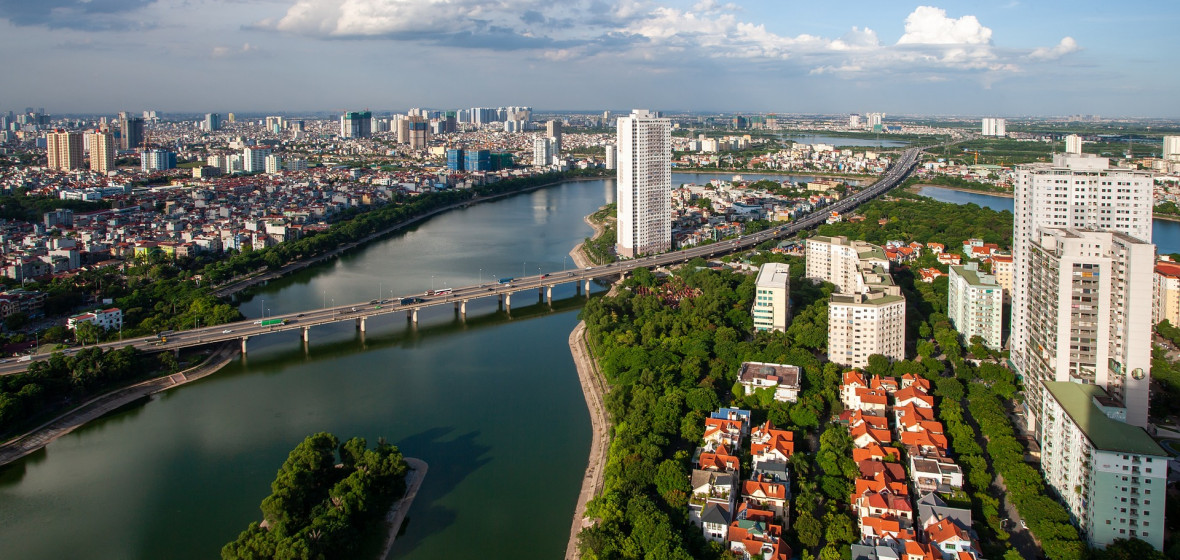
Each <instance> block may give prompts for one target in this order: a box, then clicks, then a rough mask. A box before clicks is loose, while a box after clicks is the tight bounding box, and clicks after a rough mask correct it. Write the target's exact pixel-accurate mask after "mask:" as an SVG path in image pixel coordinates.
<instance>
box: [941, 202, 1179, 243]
mask: <svg viewBox="0 0 1180 560" xmlns="http://www.w3.org/2000/svg"><path fill="white" fill-rule="evenodd" d="M918 194H920V195H922V196H928V197H930V198H933V199H934V200H939V201H942V202H953V203H955V204H978V205H979V206H983V207H986V208H991V209H993V210H1007V211H1009V212H1012V209H1013V208H1014V207H1015V205H1016V201H1015V200H1013V199H1011V198H1008V197H1003V196H996V195H992V194H985V193H977V192H964V191H956V190H952V189H947V188H943V187H921V188H919V189H918ZM1151 241H1152V243H1155V245H1156V248H1157V249H1156V250H1157V252H1159V254H1161V255H1162V254H1169V253H1180V222H1175V221H1171V220H1154V221H1153V222H1152V224H1151Z"/></svg>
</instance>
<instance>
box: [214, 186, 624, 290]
mask: <svg viewBox="0 0 1180 560" xmlns="http://www.w3.org/2000/svg"><path fill="white" fill-rule="evenodd" d="M604 178H609V177H567V178H563V179H560V180H557V181H553V182H551V183H542V184H540V185H534V186H531V187H526V188H523V189H520V190H517V191H511V192H505V193H499V194H493V195H489V196H477V197H475V198H472V199H469V200H464V201H461V202H456V203H454V204H449V205H447V206H443V207H441V208H435V209H434V210H431V211H429V212H427V213H425V214H422V215H419V216H415V217H413V218H408V219H405V220H402V221H400V222H398V223H396V224H393V225H391V226H389V227H387V228H384V229H382V230H380V231H376V232H373V233H371V234H369V235H367V236H365V237H363V238H361V239H358V240H356V241H353V242H351V243H346V244H344V245H341V246H339V247H336V248H335V249H333V250H331V251H329V252H327V253H324V254H322V255H316V256H312V257H305V258H302V259H298V260H296V261H294V262H290V263H287V264H285V265H283V266H282V268H280V269H278V270H276V271H273V272H264V273H261V274H258V275H254V276H247V277H246V278H242V279H240V280H238V281H235V282H231V283H229V284H226V285H224V286H221V287H219V288H217V289H215V290H213V295H215V296H217V297H229V296H231V295H233V294H236V293H238V292H241V291H242V290H245V289H247V288H250V287H252V286H256V285H258V284H264V283H266V282H269V281H271V280H278V279H279V278H282V277H283V276H286V275H288V274H291V273H293V272H297V271H299V270H303V269H304V268H307V267H309V266H312V265H314V264H317V263H320V262H323V261H327V260H330V259H333V258H335V257H338V256H340V255H341V254H343V253H345V252H347V251H350V250H352V249H355V248H357V247H360V246H362V245H365V244H367V243H371V242H373V241H376V240H378V239H381V238H382V237H385V236H386V235H389V234H391V233H394V232H396V231H398V230H400V229H402V228H405V227H409V226H411V225H413V224H416V223H418V222H421V221H423V220H426V219H428V218H433V217H434V216H437V215H439V214H442V213H444V212H449V211H451V210H455V209H457V208H466V207H467V206H471V205H472V204H480V203H484V202H490V201H493V200H499V199H501V198H505V197H509V196H513V195H518V194H521V193H527V192H532V191H535V190H537V189H543V188H547V187H552V186H556V185H560V184H562V183H568V182H580V181H599V180H602V179H604Z"/></svg>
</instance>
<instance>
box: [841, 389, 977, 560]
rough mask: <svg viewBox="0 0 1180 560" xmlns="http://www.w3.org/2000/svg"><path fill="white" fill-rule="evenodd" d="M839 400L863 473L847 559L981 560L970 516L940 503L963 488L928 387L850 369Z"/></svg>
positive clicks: (855, 496)
mask: <svg viewBox="0 0 1180 560" xmlns="http://www.w3.org/2000/svg"><path fill="white" fill-rule="evenodd" d="M840 400H841V402H842V403H843V404H844V407H845V411H844V412H843V413H842V414H841V415H840V420H841V422H845V423H847V425H848V428H849V432H850V434H851V436H852V441H853V447H854V449H853V451H852V458H853V460H854V461H856V465H857V468H858V469H859V471H860V476H859V478H858V479H857V480H856V485H855V490H854V492H853V494H852V496H851V497H850V502H851V504H852V507H853V510H854V511H855V513H856V516H857V517H858V519H859V526H860V541H859V542H858V543H856V544H854V545H853V546H852V559H853V560H980V559H981V558H982V555H981V552H980V547H979V543H978V538H977V536H976V535H975V533H974V531H973V530H972V529H971V511H970V510H968V509H960V508H954V507H949V506H948V505H947V501H946V500H944V497H945V496H948V495H950V494H954V493H956V492H959V491H960V490H961V489H962V486H963V472H962V469H960V468H959V466H958V465H957V464H955V462H954V460H953V459H951V458H950V457H949V456H948V453H947V451H948V449H947V437H946V435H945V434H944V431H943V425H942V423H941V422H938V421H937V420H935V413H934V397H933V396H931V395H930V382H929V381H928V380H926V379H924V378H921V377H916V376H913V375H908V374H907V375H905V376H903V377H902V378H901V379H900V380H898V379H896V378H892V377H881V376H866V375H865V374H864V373H861V372H859V371H855V370H853V371H848V372H846V373H845V374H844V378H843V382H842V384H841V386H840ZM903 449H904V453H903V452H902V451H903ZM903 462H905V463H908V466H909V468H908V469H906V468H905V466H904V465H903ZM907 470H908V473H909V474H908V475H907Z"/></svg>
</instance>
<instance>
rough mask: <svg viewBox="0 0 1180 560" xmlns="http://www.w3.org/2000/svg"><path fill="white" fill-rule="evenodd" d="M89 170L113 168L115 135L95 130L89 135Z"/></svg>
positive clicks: (104, 170)
mask: <svg viewBox="0 0 1180 560" xmlns="http://www.w3.org/2000/svg"><path fill="white" fill-rule="evenodd" d="M90 170H91V171H97V172H99V173H107V172H108V171H114V170H115V137H114V135H112V134H111V133H110V132H102V131H95V132H94V133H93V134H91V135H90Z"/></svg>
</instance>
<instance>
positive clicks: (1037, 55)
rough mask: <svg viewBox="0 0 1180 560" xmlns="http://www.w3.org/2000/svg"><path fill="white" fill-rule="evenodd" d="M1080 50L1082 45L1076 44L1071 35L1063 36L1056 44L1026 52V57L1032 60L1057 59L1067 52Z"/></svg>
mask: <svg viewBox="0 0 1180 560" xmlns="http://www.w3.org/2000/svg"><path fill="white" fill-rule="evenodd" d="M1080 50H1082V47H1080V46H1078V42H1077V41H1075V40H1074V39H1073V37H1065V38H1063V39H1061V42H1060V43H1057V45H1056V46H1053V47H1041V48H1038V49H1034V50H1033V52H1031V53H1029V54H1028V57H1029V58H1031V59H1034V60H1057V59H1058V58H1061V57H1063V56H1065V55H1067V54H1069V53H1074V52H1077V51H1080Z"/></svg>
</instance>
